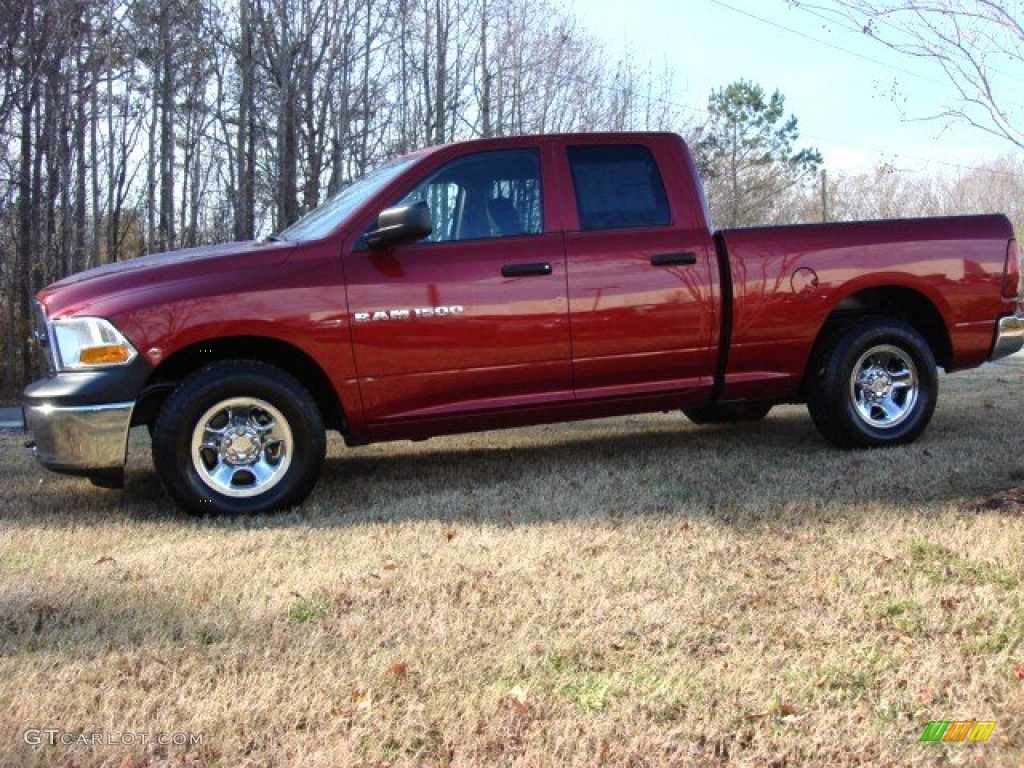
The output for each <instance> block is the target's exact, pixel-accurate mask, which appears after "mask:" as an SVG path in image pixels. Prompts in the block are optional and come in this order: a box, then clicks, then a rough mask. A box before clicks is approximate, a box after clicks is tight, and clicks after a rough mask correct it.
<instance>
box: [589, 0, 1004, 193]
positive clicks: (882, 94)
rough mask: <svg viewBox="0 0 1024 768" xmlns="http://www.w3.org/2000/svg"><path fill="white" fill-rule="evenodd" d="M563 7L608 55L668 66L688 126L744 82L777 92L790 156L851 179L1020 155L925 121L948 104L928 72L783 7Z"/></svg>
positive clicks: (712, 3)
mask: <svg viewBox="0 0 1024 768" xmlns="http://www.w3.org/2000/svg"><path fill="white" fill-rule="evenodd" d="M569 2H570V6H571V8H572V9H573V10H574V12H575V14H576V16H577V18H578V19H579V21H580V23H581V24H582V25H583V26H584V27H585V28H586V29H587V30H589V31H590V33H591V34H592V35H593V36H594V37H596V38H598V39H599V40H602V41H603V42H605V43H606V44H607V45H608V46H609V48H610V50H611V52H613V53H615V54H620V53H621V52H623V51H631V56H632V58H633V59H634V60H645V59H649V60H650V62H651V64H652V66H653V67H654V68H655V69H656V70H657V69H661V68H662V67H663V66H664V64H667V65H668V66H669V68H670V69H671V70H672V71H673V73H674V78H675V87H674V89H673V93H674V95H673V101H674V102H678V103H679V104H681V105H683V106H684V107H688V108H690V111H688V112H687V113H686V114H687V116H688V117H689V118H691V119H693V120H695V121H699V120H700V119H702V115H703V113H704V109H703V108H704V106H705V105H706V104H707V99H708V95H709V93H710V92H711V90H712V89H714V88H718V87H720V86H724V85H727V84H729V83H731V82H734V81H736V80H739V79H746V80H751V81H753V82H755V83H758V84H759V85H761V86H762V87H763V88H764V89H765V91H766V92H768V93H771V92H772V91H774V90H775V89H778V90H779V91H780V92H781V93H782V94H783V95H784V96H785V98H786V108H787V112H788V113H792V114H794V115H796V117H797V119H798V120H799V127H800V136H801V139H800V144H799V146H801V147H803V146H813V147H816V148H817V149H819V150H820V151H821V152H822V154H823V155H824V158H825V166H826V168H828V169H833V170H837V171H841V172H847V173H857V172H867V171H870V170H871V169H872V168H875V167H877V166H879V165H881V164H888V165H891V166H894V167H896V168H898V169H900V170H906V171H909V172H918V173H926V174H943V175H956V174H958V173H964V172H967V171H969V169H970V168H972V167H976V166H978V165H981V164H985V163H988V162H993V161H995V160H996V159H998V158H999V157H1005V156H1007V155H1009V154H1012V153H1013V152H1015V151H1019V150H1016V148H1015V147H1014V145H1013V144H1011V143H1010V142H1009V141H1008V140H1006V139H1000V138H997V137H995V136H992V135H990V134H988V133H985V132H984V131H981V130H979V129H977V128H971V127H969V126H966V125H964V124H961V123H956V122H950V121H948V120H926V119H923V118H925V117H927V116H929V115H933V114H935V113H936V112H938V111H940V110H941V109H942V107H943V105H945V104H948V103H950V102H951V100H952V99H953V97H954V90H953V87H952V85H951V84H950V83H949V81H948V79H946V76H945V74H944V73H943V72H942V71H941V69H939V68H938V66H937V65H935V64H933V63H931V62H928V61H925V60H921V59H915V58H911V57H908V56H905V55H901V54H899V53H897V52H894V51H891V50H889V49H888V48H886V47H885V46H884V45H882V44H880V43H879V42H877V41H875V40H873V39H871V38H870V37H869V36H867V35H864V34H862V33H860V32H858V31H857V30H856V29H853V28H848V27H847V26H846V23H836V22H835V21H829V20H828V19H826V18H823V17H821V16H820V15H817V16H816V15H813V14H811V13H809V12H808V11H807V10H804V9H800V8H794V7H792V6H791V5H790V3H788V2H787V1H786V0H569ZM1009 66H1010V65H1009V64H1008V65H1006V67H1003V69H1004V71H1008V72H1009V73H1010V78H1009V80H1008V81H1007V85H1009V86H1011V88H1010V90H1009V92H1010V93H1013V92H1014V90H1016V91H1017V94H1018V95H1019V101H1024V65H1018V69H1017V70H1015V71H1010V70H1009ZM1012 86H1016V88H1013V87H1012ZM894 94H895V95H896V98H894Z"/></svg>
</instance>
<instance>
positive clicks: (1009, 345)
mask: <svg viewBox="0 0 1024 768" xmlns="http://www.w3.org/2000/svg"><path fill="white" fill-rule="evenodd" d="M1022 348H1024V313H1021V312H1018V313H1017V314H1015V315H1010V316H1009V317H1002V318H1000V319H999V325H998V326H997V327H996V340H995V343H994V344H993V345H992V354H991V355H989V358H988V359H989V360H998V359H999V358H1001V357H1008V356H1010V355H1013V354H1016V353H1017V352H1019V351H1020V350H1021V349H1022Z"/></svg>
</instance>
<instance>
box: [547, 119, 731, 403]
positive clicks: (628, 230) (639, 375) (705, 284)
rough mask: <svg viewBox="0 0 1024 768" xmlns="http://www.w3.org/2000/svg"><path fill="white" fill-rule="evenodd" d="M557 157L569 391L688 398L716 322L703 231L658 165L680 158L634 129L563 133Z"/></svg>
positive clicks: (701, 374)
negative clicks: (615, 139)
mask: <svg viewBox="0 0 1024 768" xmlns="http://www.w3.org/2000/svg"><path fill="white" fill-rule="evenodd" d="M563 158H564V162H565V173H566V175H567V176H568V178H569V179H570V182H571V184H570V185H569V186H570V187H571V191H570V194H571V199H570V200H568V201H567V202H568V207H569V208H571V209H572V210H573V211H574V213H575V221H574V222H573V221H570V225H569V228H570V230H571V231H569V232H567V234H566V256H567V269H568V281H569V284H568V292H569V312H570V318H571V324H572V348H573V361H572V364H573V377H574V386H575V392H576V398H577V399H578V400H580V399H586V398H590V397H609V396H611V397H614V396H622V397H630V396H642V395H646V394H655V393H665V392H678V393H679V394H680V396H681V398H682V399H681V401H680V402H681V403H684V402H685V398H686V396H687V395H688V394H690V395H693V396H696V395H697V393H698V390H699V389H701V388H703V387H706V386H708V385H710V382H711V379H712V374H713V368H714V364H715V360H716V355H717V349H715V345H716V344H717V338H718V333H717V329H718V324H719V322H720V320H719V313H718V305H717V302H718V296H717V293H718V291H717V285H718V282H719V281H718V267H717V261H716V259H715V254H714V250H713V245H712V243H711V241H710V237H709V235H708V232H707V230H706V229H705V228H704V227H702V226H699V221H700V220H701V217H698V216H695V215H694V211H693V210H688V206H692V205H694V204H695V201H693V200H691V199H690V198H689V197H688V196H687V195H685V194H683V193H682V192H681V191H679V190H678V189H676V188H674V187H673V188H670V187H669V186H667V185H666V181H670V180H667V179H664V178H663V176H662V173H661V172H660V170H659V168H671V167H673V163H674V164H675V165H677V166H678V167H679V171H678V172H679V173H682V172H683V170H684V168H685V165H684V164H683V163H682V162H681V160H680V158H678V157H674V156H673V152H672V151H671V148H669V147H665V146H662V145H661V144H659V143H657V142H654V143H651V144H647V143H644V142H642V141H640V140H638V142H637V143H635V144H629V143H610V142H606V143H601V142H600V140H597V141H583V140H581V141H579V142H578V143H574V141H573V140H572V139H570V140H568V142H567V146H566V147H565V151H564V156H563ZM677 182H678V180H677ZM676 186H678V184H677V185H676ZM571 218H572V217H571V216H570V219H571Z"/></svg>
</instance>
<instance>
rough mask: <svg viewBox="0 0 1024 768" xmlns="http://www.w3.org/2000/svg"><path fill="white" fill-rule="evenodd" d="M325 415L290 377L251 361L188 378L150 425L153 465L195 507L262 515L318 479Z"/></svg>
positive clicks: (293, 500) (295, 498)
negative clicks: (151, 429) (151, 430)
mask: <svg viewBox="0 0 1024 768" xmlns="http://www.w3.org/2000/svg"><path fill="white" fill-rule="evenodd" d="M325 449H326V439H325V436H324V426H323V420H322V418H321V416H320V412H319V410H318V409H317V406H316V403H315V402H314V400H313V398H312V397H311V396H310V394H309V392H308V391H307V390H306V389H305V388H304V387H303V386H302V385H301V384H299V382H298V381H296V380H295V379H294V378H293V377H292V376H290V375H289V374H287V373H285V372H284V371H281V370H279V369H277V368H273V367H271V366H269V365H264V364H262V363H257V362H252V361H226V362H218V363H213V364H211V365H208V366H206V367H205V368H202V369H201V370H199V371H197V372H195V373H193V374H192V375H191V376H189V377H188V378H186V379H185V380H184V381H182V382H181V384H180V385H179V386H178V388H177V389H176V390H175V391H174V392H173V393H172V394H171V396H170V397H169V398H168V399H167V402H166V403H164V405H163V408H162V409H161V411H160V415H159V417H158V418H157V421H156V424H155V425H154V427H153V463H154V464H155V466H156V469H157V472H158V474H159V475H160V478H161V479H162V480H163V483H164V485H165V487H166V488H167V491H168V493H170V495H171V497H172V498H174V500H175V501H176V502H178V504H180V505H181V506H182V507H184V508H185V509H187V510H189V511H190V512H198V513H203V512H219V513H225V512H226V513H258V512H270V511H273V510H278V509H283V508H286V507H289V506H292V505H295V504H298V503H299V502H300V501H302V499H304V498H305V497H306V495H308V494H309V492H310V491H311V490H312V489H313V486H314V485H315V483H316V480H317V478H318V476H319V474H320V468H321V466H322V464H323V459H324V453H325Z"/></svg>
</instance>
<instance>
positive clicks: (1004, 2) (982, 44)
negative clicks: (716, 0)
mask: <svg viewBox="0 0 1024 768" xmlns="http://www.w3.org/2000/svg"><path fill="white" fill-rule="evenodd" d="M789 2H790V3H791V4H792V5H795V6H797V7H801V8H804V9H807V10H809V11H811V12H814V13H819V14H820V13H827V14H830V15H831V17H832V19H834V20H837V21H840V22H845V23H848V24H850V25H852V27H853V28H854V29H857V30H861V31H862V32H863V33H864V34H865V35H868V36H870V37H872V38H873V39H875V40H877V41H879V43H881V44H883V45H885V46H887V47H889V48H891V49H893V50H895V51H899V52H900V53H903V54H906V55H907V56H911V57H914V58H916V59H921V60H924V61H927V62H933V63H934V64H936V65H937V66H938V67H940V68H941V70H942V71H943V73H944V74H945V76H946V79H947V80H948V81H949V82H950V84H951V85H952V87H953V96H954V98H952V99H951V100H950V102H949V104H948V105H947V107H946V108H945V109H943V110H942V111H941V112H939V113H938V114H934V115H927V116H926V117H931V118H940V119H955V120H960V121H963V122H966V123H968V124H970V125H972V126H974V127H975V128H979V129H981V130H983V131H986V132H988V133H990V134H993V135H996V136H999V137H1001V138H1004V139H1007V140H1009V141H1010V142H1012V143H1013V144H1015V145H1016V146H1018V147H1020V148H1024V113H1022V112H1021V111H1020V106H1019V99H1018V93H1019V91H1020V87H1021V85H1020V83H1021V77H1022V73H1021V71H1020V70H1019V63H1020V62H1021V61H1022V59H1024V7H1022V6H1021V4H1020V3H1019V2H1016V0H789ZM1014 67H1018V69H1017V71H1016V72H1011V68H1014Z"/></svg>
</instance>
